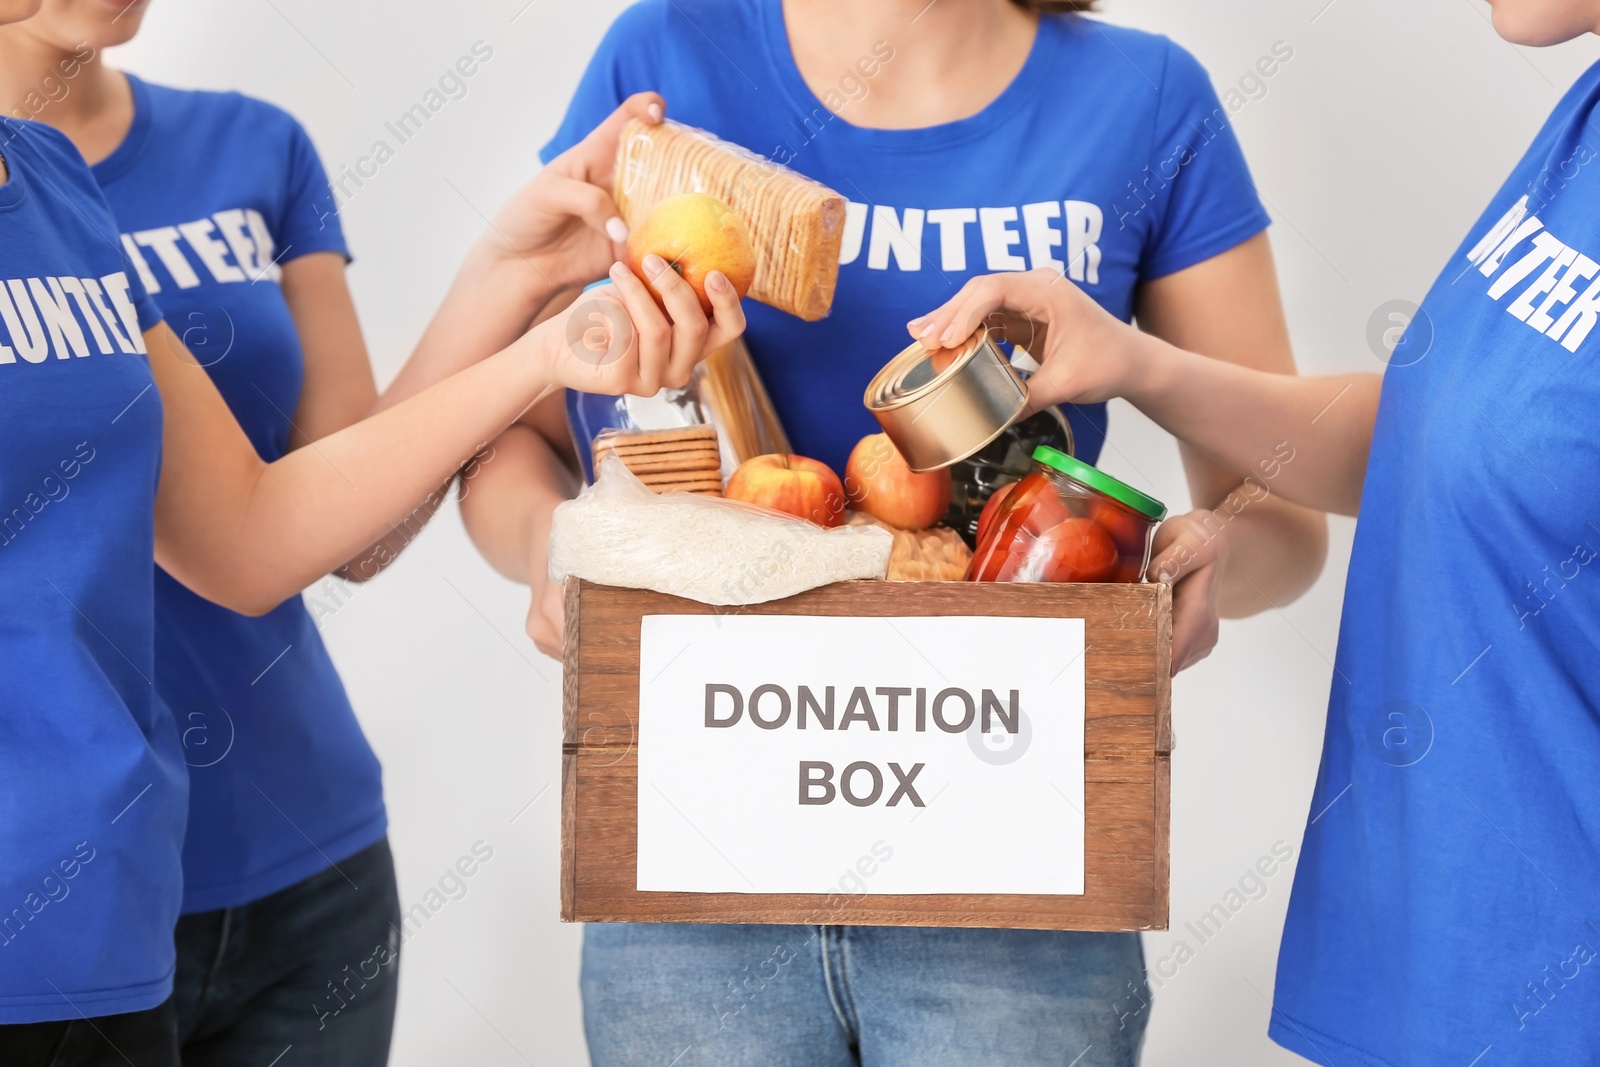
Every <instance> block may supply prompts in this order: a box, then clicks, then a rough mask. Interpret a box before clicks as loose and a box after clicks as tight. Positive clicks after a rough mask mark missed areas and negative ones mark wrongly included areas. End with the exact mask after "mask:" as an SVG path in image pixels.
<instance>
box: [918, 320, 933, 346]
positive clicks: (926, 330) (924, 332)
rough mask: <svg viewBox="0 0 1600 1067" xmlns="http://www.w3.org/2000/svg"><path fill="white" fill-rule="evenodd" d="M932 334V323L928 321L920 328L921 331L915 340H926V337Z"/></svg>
mask: <svg viewBox="0 0 1600 1067" xmlns="http://www.w3.org/2000/svg"><path fill="white" fill-rule="evenodd" d="M932 336H933V323H931V322H930V323H928V325H926V326H924V327H923V328H922V332H921V333H919V334H917V340H919V341H926V340H927V339H928V338H930V337H932Z"/></svg>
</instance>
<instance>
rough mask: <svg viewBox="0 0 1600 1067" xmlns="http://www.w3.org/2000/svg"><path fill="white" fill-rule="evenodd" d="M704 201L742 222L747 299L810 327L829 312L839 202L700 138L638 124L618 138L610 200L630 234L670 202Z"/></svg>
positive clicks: (667, 126)
mask: <svg viewBox="0 0 1600 1067" xmlns="http://www.w3.org/2000/svg"><path fill="white" fill-rule="evenodd" d="M680 193H705V194H707V195H710V196H714V197H716V198H717V199H719V200H722V201H724V202H725V203H727V205H728V206H729V207H731V208H733V210H734V211H736V212H738V213H739V215H740V216H741V217H743V219H744V221H745V223H746V225H747V226H749V228H750V239H751V243H752V244H754V245H755V252H756V274H755V279H754V280H753V281H752V282H751V285H750V295H751V296H752V297H753V298H755V299H756V300H759V301H761V302H762V303H763V304H770V305H771V306H773V307H775V308H777V309H779V310H780V311H787V312H788V313H789V314H791V315H797V316H799V317H800V318H802V319H804V320H806V321H807V322H814V321H816V320H817V319H820V318H822V317H823V316H824V315H826V314H827V313H828V309H829V308H830V307H832V306H833V291H834V286H835V284H836V283H837V282H838V278H839V248H840V245H841V244H842V243H843V240H844V223H845V207H846V204H845V198H844V197H842V196H840V195H839V194H838V193H836V192H834V191H833V190H832V189H829V188H828V187H827V186H825V185H823V184H821V183H820V182H815V181H812V180H811V179H810V178H806V177H802V176H801V175H799V174H796V173H795V172H794V171H792V170H790V169H789V168H787V167H784V166H780V165H779V164H777V163H773V162H772V161H770V160H766V159H762V158H761V157H760V156H758V155H755V154H754V153H752V152H748V151H746V150H745V149H743V148H740V147H738V146H736V145H731V144H728V143H727V142H725V141H721V140H718V139H717V138H716V137H713V136H712V135H711V134H709V133H706V132H705V131H704V130H697V129H694V128H692V127H689V126H684V125H681V124H680V123H676V122H663V123H660V124H659V125H655V126H652V125H649V124H647V123H645V122H642V121H641V120H639V119H634V120H632V121H631V122H629V123H628V124H627V125H626V126H624V127H623V130H622V138H621V141H620V143H619V146H618V149H617V176H616V182H615V188H614V190H613V193H612V195H613V199H615V200H616V202H617V207H618V209H619V210H620V211H621V212H622V218H623V221H624V222H626V223H627V224H628V226H629V227H630V228H631V227H634V226H637V225H639V223H640V222H641V221H642V220H643V218H644V215H645V213H646V212H647V211H649V210H650V209H651V208H652V207H654V206H655V205H656V204H658V203H660V202H661V201H662V200H665V199H666V198H667V197H669V196H677V195H679V194H680Z"/></svg>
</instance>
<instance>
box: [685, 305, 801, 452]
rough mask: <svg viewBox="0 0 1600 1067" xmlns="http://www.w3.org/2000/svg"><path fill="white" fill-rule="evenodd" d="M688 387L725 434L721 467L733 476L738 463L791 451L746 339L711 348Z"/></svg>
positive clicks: (737, 338) (737, 339) (738, 338)
mask: <svg viewBox="0 0 1600 1067" xmlns="http://www.w3.org/2000/svg"><path fill="white" fill-rule="evenodd" d="M689 389H690V391H691V392H692V393H694V394H695V395H697V396H698V397H699V398H700V403H701V404H702V405H703V406H704V407H705V410H706V415H707V417H708V418H709V419H710V420H711V421H712V422H713V423H715V424H716V425H717V428H718V430H719V431H720V433H721V437H722V470H723V473H724V474H726V475H728V476H729V477H732V475H733V472H734V471H735V470H737V469H738V467H739V464H741V463H743V462H744V461H745V460H747V459H754V458H755V457H757V456H767V455H771V454H772V453H774V452H788V451H789V435H788V434H786V433H784V431H783V424H782V423H781V422H779V421H778V412H777V409H776V408H774V407H773V406H772V398H771V397H770V396H769V395H768V394H767V387H766V386H765V385H764V384H762V381H761V375H760V374H758V373H756V365H755V362H754V361H753V360H751V358H750V350H749V349H748V348H746V347H745V343H744V338H742V337H736V338H734V340H733V342H732V343H731V344H728V345H724V346H723V347H722V348H719V349H717V350H716V351H714V352H711V353H710V354H709V355H707V356H706V358H705V360H704V361H703V362H702V363H701V364H700V365H699V366H698V367H696V368H695V377H694V379H693V380H692V381H690V383H689Z"/></svg>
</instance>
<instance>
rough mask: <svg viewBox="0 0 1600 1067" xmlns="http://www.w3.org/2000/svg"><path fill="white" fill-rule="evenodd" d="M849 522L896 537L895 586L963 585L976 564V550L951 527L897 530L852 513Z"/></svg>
mask: <svg viewBox="0 0 1600 1067" xmlns="http://www.w3.org/2000/svg"><path fill="white" fill-rule="evenodd" d="M845 521H846V522H847V523H848V524H849V525H851V526H876V527H878V528H879V529H882V530H887V531H889V533H891V534H893V535H894V550H893V551H892V552H890V553H889V574H888V578H889V581H891V582H959V581H961V580H962V579H964V578H965V577H966V574H967V565H968V564H969V563H971V562H972V549H970V548H968V547H967V543H966V542H965V541H964V540H962V539H961V535H960V534H959V533H957V532H956V531H955V530H952V529H950V527H948V526H935V527H933V528H932V529H928V530H897V529H895V528H894V527H892V526H890V525H889V524H888V523H885V522H883V521H881V520H879V519H875V518H873V517H872V516H871V515H868V514H866V513H864V512H860V511H852V512H850V515H849V517H848V518H847V519H846V520H845Z"/></svg>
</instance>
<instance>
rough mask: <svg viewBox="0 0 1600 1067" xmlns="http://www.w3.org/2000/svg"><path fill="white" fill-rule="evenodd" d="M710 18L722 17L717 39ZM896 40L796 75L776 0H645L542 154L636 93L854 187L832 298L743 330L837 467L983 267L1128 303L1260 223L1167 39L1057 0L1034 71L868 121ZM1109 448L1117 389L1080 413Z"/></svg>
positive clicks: (1043, 24) (715, 21)
mask: <svg viewBox="0 0 1600 1067" xmlns="http://www.w3.org/2000/svg"><path fill="white" fill-rule="evenodd" d="M702 27H715V30H714V32H712V33H711V35H710V36H707V34H706V33H703V32H701V28H702ZM896 47H898V46H897V44H896V43H895V42H880V43H879V44H878V45H877V46H875V47H874V48H873V49H872V51H871V53H870V54H867V55H863V56H862V57H861V59H860V61H859V62H858V63H857V64H856V66H855V68H853V69H851V70H848V71H840V76H839V79H838V82H837V85H836V86H834V87H832V88H830V89H828V90H827V91H825V92H824V98H823V99H818V98H817V96H816V94H815V93H814V92H813V91H812V90H811V89H810V88H809V87H808V86H807V84H806V82H805V81H804V80H803V79H802V78H801V76H800V71H799V69H798V68H797V67H796V66H795V61H794V56H793V53H792V52H791V51H790V48H789V39H788V34H787V31H786V29H785V27H784V22H783V13H782V6H781V4H780V2H779V0H697V2H694V3H690V2H688V0H644V2H643V3H639V4H637V5H635V6H634V7H631V8H629V9H628V10H627V11H625V12H624V13H623V14H622V16H621V17H620V18H618V19H617V21H616V23H615V25H613V26H612V27H611V30H610V32H609V33H607V34H606V37H605V40H604V41H603V42H602V43H601V45H600V49H599V51H598V52H597V53H596V55H595V57H594V59H593V60H592V61H591V62H590V64H589V68H588V70H587V72H586V73H585V74H584V77H583V81H582V82H581V83H580V84H579V86H578V91H577V95H576V97H575V98H574V99H573V102H572V105H571V108H570V109H569V110H568V112H567V116H566V120H565V121H564V122H563V123H562V125H561V128H560V130H558V131H557V133H556V135H555V137H554V139H552V140H551V141H550V143H549V144H548V145H546V146H545V148H544V150H543V153H542V157H543V158H544V160H545V161H546V162H549V161H550V159H552V158H553V157H554V156H555V155H557V154H558V153H560V152H561V151H563V150H565V149H566V148H568V147H570V146H572V145H573V144H575V143H577V142H578V141H579V140H581V139H582V138H583V137H584V135H585V134H587V133H588V132H589V131H590V130H591V129H593V128H594V127H595V126H597V125H598V124H599V123H600V122H601V121H602V120H603V119H604V118H605V117H606V116H607V115H608V114H610V112H611V111H612V110H613V109H614V108H615V107H616V106H617V105H618V104H620V103H621V102H622V101H623V100H624V99H626V98H627V97H628V96H629V95H631V94H632V93H635V92H641V91H645V90H652V89H653V90H657V91H659V92H660V93H661V94H662V95H663V96H664V97H665V98H666V100H667V112H668V114H669V116H670V117H671V118H673V119H675V120H677V121H679V122H683V123H686V124H688V125H690V126H696V127H699V128H701V129H705V130H708V131H710V132H711V133H714V134H716V135H717V136H718V137H721V138H722V139H723V140H726V141H731V142H733V143H734V144H738V145H741V146H743V147H745V148H747V149H749V150H751V151H753V152H755V153H757V154H759V155H761V156H764V157H766V158H768V159H770V160H772V161H774V162H776V163H781V164H784V165H785V166H788V167H790V168H792V169H794V170H796V171H798V172H799V173H801V174H804V175H806V176H808V177H811V178H815V179H817V180H818V181H820V182H822V183H823V184H825V185H827V186H829V187H831V188H832V189H834V190H835V191H836V192H838V193H839V194H840V195H842V196H844V197H846V198H847V199H848V200H849V202H850V205H849V216H848V223H847V225H846V228H845V234H844V245H843V248H842V249H841V252H840V264H841V266H840V271H839V284H838V289H837V292H836V295H835V297H834V303H833V310H832V313H831V314H830V315H829V316H828V317H827V318H825V319H823V320H821V321H820V322H815V323H806V322H802V321H801V320H799V319H797V318H794V317H793V316H790V315H787V314H785V313H783V312H780V311H777V310H775V309H773V308H769V307H766V306H765V305H762V304H757V303H755V302H754V301H748V302H747V303H746V305H745V311H746V314H747V316H748V319H749V331H748V334H747V336H748V339H749V343H750V348H751V352H752V355H753V357H754V359H755V361H756V365H757V368H758V369H759V370H760V372H761V375H762V378H763V380H764V381H765V382H766V385H767V389H768V391H769V392H770V393H771V394H772V399H773V403H774V405H775V406H776V408H777V411H778V415H779V417H780V418H781V419H782V421H783V424H784V428H785V429H786V430H787V431H788V434H789V438H790V442H791V444H792V445H793V446H794V448H795V450H796V451H797V452H799V453H801V454H804V455H808V456H811V457H813V458H815V459H819V460H821V461H823V462H824V463H827V464H828V465H829V466H831V467H833V468H834V469H835V470H837V471H841V472H842V471H843V470H844V465H845V460H846V459H847V458H848V456H849V454H850V450H851V449H852V448H853V447H854V446H855V444H856V442H857V441H859V440H860V439H861V437H862V436H864V435H866V434H869V433H876V432H878V429H879V427H878V425H877V423H876V421H875V420H874V419H873V418H872V415H871V414H870V413H869V412H868V411H867V410H866V408H865V407H864V406H863V405H862V402H861V397H862V393H863V392H865V390H866V387H867V383H868V382H869V381H870V380H871V379H872V376H873V374H875V373H876V372H877V371H878V370H879V369H880V368H881V367H882V366H883V364H884V363H886V362H888V360H889V359H890V358H891V357H892V356H894V354H895V353H897V352H899V351H900V350H901V349H902V348H904V347H905V346H906V345H907V344H908V343H909V342H910V340H911V338H910V336H909V335H908V334H907V332H906V328H905V324H906V322H907V321H908V320H910V319H913V318H915V317H917V316H919V315H922V314H924V313H925V312H928V311H931V310H933V309H934V308H935V307H937V306H938V305H940V304H942V303H944V301H945V300H947V299H949V298H950V297H951V296H952V295H954V294H955V292H956V290H957V289H959V288H960V287H961V285H962V284H963V283H965V282H966V281H967V280H968V279H970V278H972V277H974V276H975V275H981V274H989V273H993V272H996V271H1007V270H1027V269H1030V268H1038V267H1052V268H1055V269H1057V270H1061V271H1064V272H1065V273H1066V274H1067V275H1068V276H1069V277H1070V278H1072V280H1074V281H1075V282H1077V283H1078V284H1079V285H1081V286H1082V287H1083V289H1084V290H1085V291H1086V292H1088V293H1089V294H1090V295H1091V296H1093V297H1094V298H1095V299H1096V300H1097V301H1099V302H1100V304H1101V305H1102V306H1104V307H1105V308H1106V309H1108V310H1109V311H1110V312H1111V313H1112V314H1114V315H1116V316H1117V317H1118V318H1120V319H1123V320H1127V319H1129V318H1130V317H1131V316H1132V313H1133V307H1134V297H1135V293H1136V291H1137V289H1138V287H1139V284H1140V283H1141V282H1146V281H1150V280H1152V279H1155V278H1159V277H1162V276H1163V275H1167V274H1172V273H1174V272H1176V271H1180V270H1183V269H1184V268H1185V267H1190V266H1194V265H1195V264H1197V263H1200V262H1202V261H1204V260H1207V259H1210V258H1211V257H1213V256H1215V255H1217V254H1219V253H1221V252H1225V251H1227V250H1228V249H1230V248H1232V247H1234V246H1235V245H1237V244H1239V243H1240V242H1242V241H1244V240H1246V239H1247V238H1250V237H1252V236H1254V235H1255V234H1257V233H1259V232H1261V231H1262V230H1263V229H1265V228H1266V226H1267V224H1268V221H1269V220H1268V218H1267V215H1266V212H1265V210H1264V209H1263V208H1262V206H1261V203H1260V200H1259V198H1258V197H1257V196H1256V193H1255V188H1254V186H1253V185H1252V184H1251V181H1250V176H1249V172H1248V170H1247V168H1246V166H1245V162H1244V156H1243V154H1242V153H1241V152H1240V150H1239V145H1238V142H1237V140H1236V139H1235V136H1234V132H1233V127H1232V124H1231V122H1230V119H1229V115H1228V113H1227V111H1226V109H1225V108H1224V107H1223V106H1222V105H1221V104H1220V103H1219V102H1218V99H1217V96H1216V93H1215V91H1214V90H1213V89H1212V87H1211V83H1210V81H1209V80H1208V79H1207V77H1206V73H1205V71H1204V70H1203V69H1202V68H1201V67H1200V65H1199V63H1197V62H1196V61H1195V60H1194V58H1193V57H1192V56H1190V55H1189V54H1188V53H1187V52H1185V51H1183V50H1182V49H1181V48H1179V47H1177V46H1176V45H1174V44H1173V43H1172V42H1171V41H1169V40H1167V39H1166V38H1164V37H1157V36H1153V35H1151V34H1147V33H1141V32H1138V31H1135V30H1129V29H1123V28H1121V27H1116V26H1108V25H1105V24H1103V23H1100V22H1097V21H1093V20H1090V19H1085V18H1082V17H1078V16H1053V15H1046V16H1042V17H1041V18H1040V20H1039V32H1038V35H1037V38H1036V40H1035V42H1034V45H1033V49H1032V51H1031V53H1030V54H1029V56H1028V58H1027V61H1026V62H1025V64H1024V66H1023V68H1022V70H1021V72H1020V73H1019V74H1018V75H1017V77H1016V78H1015V79H1014V80H1013V82H1012V83H1011V85H1010V86H1009V87H1007V88H1006V90H1005V91H1004V92H1002V93H1001V94H1000V96H999V97H998V98H997V99H995V100H994V101H993V102H991V103H990V104H989V105H988V106H987V107H985V108H984V109H983V110H982V111H980V112H979V113H978V114H976V115H973V116H971V117H969V118H966V119H962V120H960V121H958V122H951V123H946V124H944V125H940V126H932V127H926V128H923V129H911V130H880V129H867V128H863V127H860V126H856V125H852V123H851V121H850V117H851V99H852V97H853V98H855V99H860V98H861V97H862V96H863V95H864V94H866V93H869V92H871V87H872V82H873V79H874V78H878V77H883V76H885V73H884V72H885V69H886V68H892V67H893V65H894V63H895V62H896V59H895V55H896V51H895V49H896ZM1068 416H1069V418H1070V420H1071V422H1072V429H1073V434H1074V436H1075V437H1076V439H1077V452H1078V455H1079V456H1081V457H1083V458H1084V459H1086V460H1088V461H1090V462H1093V461H1094V460H1095V458H1096V457H1097V456H1098V455H1099V452H1100V448H1101V444H1102V443H1103V439H1104V435H1105V423H1106V413H1105V407H1104V405H1100V404H1096V405H1088V406H1083V407H1076V408H1072V409H1070V410H1069V411H1068Z"/></svg>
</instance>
